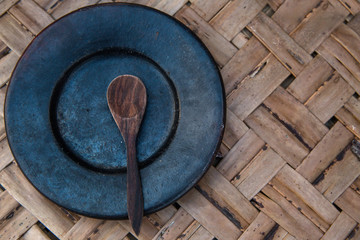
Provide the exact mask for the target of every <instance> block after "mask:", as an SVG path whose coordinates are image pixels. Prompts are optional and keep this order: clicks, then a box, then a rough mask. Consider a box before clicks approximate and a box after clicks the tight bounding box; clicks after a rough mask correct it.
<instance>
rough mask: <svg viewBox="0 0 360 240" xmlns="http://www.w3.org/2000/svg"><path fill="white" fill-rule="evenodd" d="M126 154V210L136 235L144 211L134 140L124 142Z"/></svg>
mask: <svg viewBox="0 0 360 240" xmlns="http://www.w3.org/2000/svg"><path fill="white" fill-rule="evenodd" d="M126 152H127V209H128V215H129V220H130V223H131V225H132V228H133V229H134V232H135V233H136V235H138V234H139V232H140V225H141V220H142V217H143V211H144V202H143V201H144V200H143V195H142V189H141V180H140V173H139V169H138V164H137V159H136V138H130V139H128V141H126Z"/></svg>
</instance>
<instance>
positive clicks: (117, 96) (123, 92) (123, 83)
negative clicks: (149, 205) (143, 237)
mask: <svg viewBox="0 0 360 240" xmlns="http://www.w3.org/2000/svg"><path fill="white" fill-rule="evenodd" d="M107 101H108V105H109V108H110V111H111V114H112V116H113V118H114V120H115V122H116V125H117V126H118V128H119V130H120V132H121V135H122V136H123V138H124V141H125V145H126V152H127V209H128V215H129V220H130V223H131V225H132V228H133V230H134V232H135V233H136V235H138V234H139V232H140V225H141V219H142V217H143V211H144V205H143V204H144V203H143V195H142V189H141V180H140V174H139V170H138V165H137V160H136V136H137V134H138V131H139V128H140V125H141V120H142V118H143V115H144V112H145V107H146V88H145V86H144V84H143V83H142V82H141V80H140V79H139V78H137V77H135V76H132V75H122V76H119V77H117V78H115V79H114V80H113V81H112V82H111V83H110V85H109V87H108V89H107Z"/></svg>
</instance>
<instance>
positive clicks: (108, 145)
mask: <svg viewBox="0 0 360 240" xmlns="http://www.w3.org/2000/svg"><path fill="white" fill-rule="evenodd" d="M124 74H130V75H135V76H137V77H139V78H140V79H141V80H142V82H143V83H144V85H145V87H146V91H147V109H146V112H145V114H144V118H143V122H142V126H141V129H140V131H139V134H138V142H137V159H138V164H139V169H140V175H141V179H142V189H143V198H144V215H146V214H150V213H153V212H155V211H158V210H160V209H162V208H164V207H166V206H168V205H169V204H171V203H173V202H174V201H176V200H177V199H178V198H179V197H181V196H183V195H184V194H185V193H186V192H187V191H188V190H189V189H191V188H192V187H193V186H194V185H195V184H196V183H197V182H198V181H199V179H200V178H201V177H202V176H203V174H204V173H205V172H206V170H207V169H208V168H209V166H210V164H211V161H212V159H213V158H214V157H215V155H216V153H217V151H218V147H219V145H220V143H221V138H222V135H223V130H224V122H225V97H224V96H225V94H224V91H223V90H224V89H223V85H222V81H221V76H220V73H219V70H218V68H217V66H216V63H215V61H214V60H213V58H212V57H211V54H210V53H209V51H208V50H207V49H206V47H205V46H204V44H203V43H202V42H201V41H200V40H199V39H198V38H197V37H196V35H194V33H193V32H191V31H190V30H189V29H188V28H187V27H185V26H184V25H183V24H182V23H180V22H179V21H177V20H176V19H174V18H172V17H171V16H168V15H166V14H164V13H162V12H159V11H157V10H154V9H151V8H148V7H145V6H140V5H132V4H105V5H97V6H91V7H86V8H83V9H80V10H78V11H76V12H73V13H70V14H69V15H66V16H64V17H63V18H61V19H59V20H57V21H55V22H54V23H52V24H51V25H50V26H48V27H47V28H46V29H44V30H43V31H42V32H41V33H40V34H39V35H38V36H37V37H36V38H35V39H34V40H33V41H32V42H31V44H30V45H29V46H28V47H27V49H26V50H25V52H24V53H23V55H22V56H21V58H20V60H19V62H18V63H17V66H16V68H15V70H14V72H13V74H12V77H11V80H10V84H9V87H8V90H7V96H6V102H5V123H6V131H7V137H8V141H9V144H10V147H11V150H12V152H13V154H14V157H15V159H16V161H17V163H18V165H19V167H20V168H21V170H22V171H23V173H24V174H25V176H26V177H27V178H28V179H29V181H30V182H31V183H32V184H33V185H34V186H35V187H36V188H37V189H38V190H39V191H40V192H41V193H42V194H44V195H45V196H46V197H47V198H49V199H50V200H52V201H54V202H55V203H57V204H59V205H60V206H62V207H64V208H66V209H69V210H71V211H73V212H76V213H79V214H81V215H86V216H90V217H95V218H106V219H124V218H127V200H126V198H127V197H126V151H125V144H124V141H123V138H122V136H121V134H120V131H119V130H118V129H117V126H116V124H115V122H114V120H113V118H112V116H111V113H110V111H109V109H108V106H107V100H106V94H104V93H106V89H107V87H108V85H109V83H110V82H111V80H112V79H114V78H115V77H117V76H119V75H124Z"/></svg>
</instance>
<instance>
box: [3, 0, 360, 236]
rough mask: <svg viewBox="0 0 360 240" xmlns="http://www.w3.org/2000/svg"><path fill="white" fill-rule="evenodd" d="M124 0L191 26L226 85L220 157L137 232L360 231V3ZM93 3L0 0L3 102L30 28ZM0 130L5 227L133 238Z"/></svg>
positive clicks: (27, 232) (19, 232) (26, 232)
mask: <svg viewBox="0 0 360 240" xmlns="http://www.w3.org/2000/svg"><path fill="white" fill-rule="evenodd" d="M101 2H107V1H104V0H103V1H100V3H101ZM127 2H136V3H139V4H146V5H148V6H152V7H154V8H157V9H160V10H161V11H164V12H167V13H168V14H171V15H174V16H175V17H176V18H177V19H179V20H180V21H181V22H183V23H184V24H186V25H187V26H188V27H190V28H191V29H192V30H193V31H194V32H195V33H196V34H197V35H198V36H199V37H200V38H201V39H202V40H203V42H204V43H205V44H206V45H207V47H208V48H209V50H210V51H211V53H212V54H213V55H214V57H215V59H216V61H217V63H218V65H219V67H220V68H221V73H222V75H223V79H224V84H225V89H226V95H227V123H226V131H225V136H224V139H223V144H222V146H221V153H222V156H223V158H222V159H220V158H219V159H218V160H219V163H218V164H217V165H215V166H213V167H211V168H210V170H209V172H208V173H207V174H206V175H205V177H204V178H203V179H202V180H201V181H200V183H199V184H198V185H197V186H196V187H195V188H194V189H193V190H191V191H190V192H189V193H188V194H187V195H185V196H184V197H183V198H181V199H180V200H179V201H178V202H177V204H175V205H173V206H169V207H167V208H166V209H164V210H162V211H160V212H157V213H155V214H152V215H150V216H148V217H145V218H144V219H143V225H142V229H141V234H140V236H138V239H191V240H199V239H206V240H207V239H209V240H210V239H214V238H216V239H219V240H223V239H224V240H228V239H229V240H231V239H286V240H290V239H320V238H322V239H360V230H359V222H360V190H359V188H360V178H359V175H360V161H359V159H358V154H359V150H360V148H359V146H358V142H357V139H358V138H359V137H360V100H359V95H360V13H359V14H358V12H359V11H360V3H359V2H358V1H356V0H329V1H327V0H302V1H299V0H285V1H284V0H232V1H229V0H190V1H189V2H187V1H185V0H150V1H145V0H133V1H127ZM96 3H99V1H98V0H86V1H79V0H61V1H59V0H21V1H17V0H3V1H0V15H1V16H0V82H1V85H3V87H2V88H1V90H0V94H1V104H2V105H3V99H4V96H5V89H6V85H5V84H6V83H7V81H8V80H9V77H10V74H11V71H12V69H13V68H14V65H15V64H16V61H17V59H18V58H19V56H20V55H21V53H22V51H23V50H24V48H25V47H26V46H27V44H28V43H29V42H30V41H31V39H33V37H34V36H35V35H36V34H37V33H39V31H41V29H43V28H44V27H46V26H47V25H48V24H50V23H51V22H53V21H54V20H55V19H58V18H60V17H61V16H63V15H64V14H66V13H68V12H70V11H73V10H76V9H78V8H80V7H83V6H85V5H90V4H96ZM358 94H359V95H358ZM1 117H3V115H1ZM0 135H1V136H2V137H1V139H2V141H1V143H0V147H1V148H0V149H1V151H0V170H1V171H0V184H1V185H2V186H3V188H4V189H3V190H0V219H1V221H0V239H17V238H20V239H23V240H28V239H31V240H32V239H49V238H53V239H54V236H52V235H51V234H49V231H48V230H50V231H51V232H52V233H53V234H54V235H56V236H57V237H58V238H59V239H74V240H79V239H91V240H95V239H134V237H133V234H132V232H131V231H132V230H131V227H130V226H129V223H128V221H102V220H94V219H89V218H86V217H82V216H77V215H75V214H72V213H68V212H66V211H65V210H63V209H61V208H59V207H57V206H56V205H54V204H53V203H51V202H50V201H49V200H47V199H45V198H44V197H43V196H42V195H41V194H39V193H38V192H37V191H36V190H35V189H34V188H33V187H32V186H31V184H30V183H29V182H28V181H27V180H26V179H25V177H24V176H23V175H22V173H21V172H20V170H19V168H18V166H17V165H16V163H14V162H13V157H12V155H11V152H10V150H9V147H8V144H7V140H6V136H5V131H4V125H3V123H1V127H0ZM40 222H41V223H40ZM44 226H45V227H46V228H45V227H44ZM47 229H48V230H47Z"/></svg>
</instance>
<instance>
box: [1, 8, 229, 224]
mask: <svg viewBox="0 0 360 240" xmlns="http://www.w3.org/2000/svg"><path fill="white" fill-rule="evenodd" d="M102 6H135V7H139V8H145V9H148V10H150V11H154V12H157V13H159V14H161V15H164V16H165V17H167V18H169V19H170V20H171V21H174V22H176V23H177V24H178V25H179V26H180V27H182V28H183V29H184V30H185V31H186V32H188V33H189V34H190V35H191V36H192V37H193V38H194V39H195V40H196V41H197V42H198V43H199V44H200V46H201V48H202V49H203V50H204V51H205V53H206V55H207V56H208V57H209V60H210V61H211V63H212V65H213V66H214V69H216V72H217V75H218V77H219V80H220V86H221V92H222V93H221V95H222V102H223V104H222V110H223V111H222V112H223V115H222V118H221V121H222V122H221V127H220V129H219V130H220V132H219V135H218V137H217V139H218V140H217V144H216V147H215V149H214V152H213V154H212V156H211V158H210V159H209V160H208V162H207V164H206V165H205V167H204V168H203V170H202V172H201V173H199V174H198V177H196V178H195V179H194V180H193V181H192V182H189V184H188V185H187V187H186V188H184V190H183V191H181V192H179V193H178V194H177V195H176V197H174V198H172V199H171V200H170V201H163V202H161V204H159V205H158V206H157V207H153V208H150V209H148V210H147V211H144V216H147V215H150V214H152V213H155V212H158V211H160V210H162V209H164V208H166V207H168V206H170V205H171V204H173V203H175V202H176V201H177V200H179V199H180V198H181V197H183V196H184V195H185V194H186V193H188V192H189V191H190V190H191V189H193V188H194V187H195V185H196V184H197V183H198V182H199V181H200V180H201V179H202V178H203V176H204V175H205V174H206V173H207V171H208V170H209V168H210V167H211V165H212V164H213V162H214V160H215V158H216V156H217V154H218V152H219V149H220V146H221V143H222V139H223V137H224V132H225V125H226V112H227V108H226V93H225V87H224V81H223V78H222V75H221V72H220V69H219V67H218V64H217V63H216V61H215V59H214V57H213V55H212V54H211V52H210V50H209V49H208V48H207V46H206V45H205V44H204V42H203V41H202V40H201V39H200V38H199V37H198V36H197V35H196V34H195V33H194V32H193V31H192V30H191V29H190V28H189V27H187V26H186V25H185V24H184V23H182V22H181V21H179V20H178V19H177V18H175V17H173V16H171V15H169V14H168V13H166V12H163V11H160V10H158V9H156V8H153V7H149V6H146V5H142V4H137V3H126V2H110V3H101V4H93V5H88V6H85V7H82V8H78V9H76V10H74V11H71V12H69V13H67V14H65V15H63V16H62V17H60V18H59V19H56V20H55V21H53V22H52V23H50V24H49V25H47V26H46V27H45V28H43V29H42V30H41V31H40V32H39V33H38V34H37V35H36V36H35V37H34V38H33V39H32V40H31V41H30V42H29V43H28V45H27V46H26V48H25V49H24V50H23V52H22V54H21V56H20V57H19V59H18V60H17V62H16V64H15V67H14V68H13V70H12V73H11V75H10V78H9V81H8V83H7V85H8V86H7V89H6V93H5V101H4V107H3V112H4V126H5V132H6V141H7V142H8V145H9V148H10V151H11V153H12V155H13V157H14V160H15V162H16V164H17V166H18V167H19V169H20V170H21V173H22V174H23V175H24V176H25V178H26V179H27V181H29V183H30V184H31V185H32V186H33V187H34V188H35V189H36V190H37V191H38V192H39V193H40V194H41V195H42V196H44V197H45V198H46V199H48V200H50V202H52V203H55V204H56V205H57V206H59V207H61V208H64V209H66V210H69V211H71V212H73V213H75V214H78V215H81V216H86V217H90V218H96V219H104V220H126V219H128V215H127V214H126V215H114V216H104V215H100V214H88V213H84V212H80V211H78V210H75V209H71V208H69V207H64V206H63V205H61V204H60V203H58V202H57V201H55V200H53V199H50V198H49V197H48V196H47V195H46V194H44V193H43V192H42V191H40V190H39V189H38V188H37V187H36V186H35V185H34V184H33V182H32V181H30V179H29V178H28V176H27V175H26V174H25V172H24V171H23V168H22V167H21V165H20V164H19V163H18V161H17V160H16V158H15V155H14V154H13V150H12V148H11V143H10V142H9V140H8V130H7V129H8V128H7V122H8V121H7V113H6V108H7V99H8V90H9V86H10V84H11V82H12V80H13V74H14V72H15V70H16V69H17V67H18V64H19V63H20V62H21V60H22V59H23V57H24V54H25V53H26V52H27V50H28V48H29V47H30V46H31V45H32V44H33V42H34V41H35V40H36V39H37V38H38V37H39V36H40V35H41V34H42V33H43V32H44V31H46V30H47V29H49V28H51V27H53V25H55V24H56V23H57V22H59V21H60V20H62V19H63V18H65V17H68V16H70V15H72V14H76V13H77V12H81V11H86V10H88V9H92V8H98V7H102Z"/></svg>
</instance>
